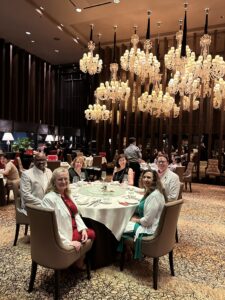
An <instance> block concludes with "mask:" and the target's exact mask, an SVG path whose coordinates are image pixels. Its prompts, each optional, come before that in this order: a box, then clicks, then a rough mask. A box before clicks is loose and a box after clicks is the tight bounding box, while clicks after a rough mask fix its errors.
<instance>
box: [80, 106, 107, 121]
mask: <svg viewBox="0 0 225 300" xmlns="http://www.w3.org/2000/svg"><path fill="white" fill-rule="evenodd" d="M84 113H85V118H86V119H87V120H94V121H96V123H99V121H106V120H108V119H109V118H110V117H111V111H109V110H108V109H106V105H100V104H98V103H97V104H94V105H91V104H90V105H89V106H88V109H86V110H85V111H84Z"/></svg>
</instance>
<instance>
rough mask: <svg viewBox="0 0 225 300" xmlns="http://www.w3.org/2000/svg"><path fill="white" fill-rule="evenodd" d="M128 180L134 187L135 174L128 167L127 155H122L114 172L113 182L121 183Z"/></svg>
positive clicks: (119, 156)
mask: <svg viewBox="0 0 225 300" xmlns="http://www.w3.org/2000/svg"><path fill="white" fill-rule="evenodd" d="M125 179H126V180H128V184H129V185H134V172H133V170H132V169H131V168H129V167H128V165H127V158H126V155H125V154H120V155H118V157H117V160H116V167H115V168H114V171H113V178H112V180H113V181H119V182H120V183H122V182H123V180H125Z"/></svg>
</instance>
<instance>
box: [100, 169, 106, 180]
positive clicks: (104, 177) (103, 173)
mask: <svg viewBox="0 0 225 300" xmlns="http://www.w3.org/2000/svg"><path fill="white" fill-rule="evenodd" d="M101 178H102V180H103V181H105V180H106V171H102V175H101Z"/></svg>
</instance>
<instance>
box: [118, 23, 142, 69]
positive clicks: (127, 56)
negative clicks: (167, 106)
mask: <svg viewBox="0 0 225 300" xmlns="http://www.w3.org/2000/svg"><path fill="white" fill-rule="evenodd" d="M138 43H139V36H138V35H137V26H136V25H135V26H134V34H133V35H132V36H131V44H132V45H133V47H131V49H130V51H129V50H128V49H127V50H126V51H125V52H124V54H123V55H122V56H121V57H120V64H121V68H122V69H123V70H124V71H130V72H132V73H134V70H135V67H134V66H135V63H136V57H137V56H138V55H140V52H141V50H140V48H137V45H138Z"/></svg>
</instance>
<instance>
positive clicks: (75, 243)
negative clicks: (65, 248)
mask: <svg viewBox="0 0 225 300" xmlns="http://www.w3.org/2000/svg"><path fill="white" fill-rule="evenodd" d="M71 245H72V246H74V247H75V249H76V251H77V252H78V251H79V250H80V247H81V242H78V241H72V242H71Z"/></svg>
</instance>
